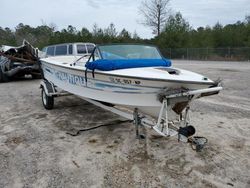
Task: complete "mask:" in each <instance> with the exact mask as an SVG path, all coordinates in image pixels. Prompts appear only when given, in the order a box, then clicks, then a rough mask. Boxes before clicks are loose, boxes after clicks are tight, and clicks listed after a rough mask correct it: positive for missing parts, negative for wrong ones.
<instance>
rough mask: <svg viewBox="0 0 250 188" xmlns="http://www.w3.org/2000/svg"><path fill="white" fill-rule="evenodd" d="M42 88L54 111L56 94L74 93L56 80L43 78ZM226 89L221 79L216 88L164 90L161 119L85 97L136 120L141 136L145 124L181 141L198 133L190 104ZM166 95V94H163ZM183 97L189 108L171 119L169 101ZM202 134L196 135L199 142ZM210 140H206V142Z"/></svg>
mask: <svg viewBox="0 0 250 188" xmlns="http://www.w3.org/2000/svg"><path fill="white" fill-rule="evenodd" d="M40 88H41V89H42V91H41V95H42V102H43V105H44V107H45V108H46V109H48V110H50V109H53V106H54V97H59V96H65V95H71V94H69V93H68V92H65V91H59V90H57V86H55V85H54V84H53V83H51V82H49V81H47V80H43V81H41V84H40ZM221 90H222V86H221V83H220V82H218V83H217V84H216V85H215V86H214V87H211V88H206V89H198V90H192V91H187V90H186V91H185V90H181V91H180V92H177V93H172V94H167V93H165V95H164V96H163V93H161V103H162V105H161V110H160V112H159V115H158V119H155V118H152V117H150V116H148V115H145V114H143V113H141V112H139V110H138V109H137V108H135V109H134V110H133V111H132V110H130V109H127V108H124V107H122V108H121V107H119V106H113V105H111V104H107V103H104V102H100V101H96V100H92V99H88V98H83V99H84V100H86V101H88V102H89V103H92V104H94V105H96V106H98V107H100V108H103V109H105V110H108V111H110V112H112V113H115V114H117V115H119V116H121V117H124V118H126V119H128V120H131V121H133V123H134V125H135V129H136V137H137V138H141V137H142V135H140V128H141V127H142V126H144V127H147V128H150V129H153V130H154V131H156V132H157V133H158V134H159V135H161V136H164V137H170V136H176V135H177V136H178V141H182V142H189V141H190V138H191V136H192V135H194V133H195V129H194V127H193V126H192V125H191V124H190V122H191V119H190V106H189V104H190V103H191V102H192V101H193V100H194V99H196V98H200V97H203V96H209V95H214V94H218V92H219V91H221ZM162 96H163V97H162ZM179 97H186V98H187V99H188V101H187V105H186V107H185V109H184V110H183V112H184V115H183V113H181V114H180V115H179V118H178V119H177V120H175V121H173V120H169V118H168V105H169V100H171V99H174V98H179ZM199 138H200V139H201V140H202V139H203V140H204V139H205V138H203V137H199ZM197 140H198V137H197V138H196V142H199V141H197ZM191 141H195V139H193V140H192V139H191ZM202 142H206V141H202ZM198 149H199V150H200V149H202V146H201V145H200V146H199V147H196V150H197V151H198Z"/></svg>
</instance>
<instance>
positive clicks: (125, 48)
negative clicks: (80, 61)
mask: <svg viewBox="0 0 250 188" xmlns="http://www.w3.org/2000/svg"><path fill="white" fill-rule="evenodd" d="M99 50H100V53H101V55H102V58H103V59H162V57H161V55H160V53H159V51H158V50H157V48H156V47H154V46H146V45H105V46H99Z"/></svg>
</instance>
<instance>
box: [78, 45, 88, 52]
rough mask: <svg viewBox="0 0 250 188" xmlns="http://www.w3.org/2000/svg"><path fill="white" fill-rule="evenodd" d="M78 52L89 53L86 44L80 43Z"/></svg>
mask: <svg viewBox="0 0 250 188" xmlns="http://www.w3.org/2000/svg"><path fill="white" fill-rule="evenodd" d="M77 53H78V54H86V53H87V50H86V46H85V45H81V44H78V45H77Z"/></svg>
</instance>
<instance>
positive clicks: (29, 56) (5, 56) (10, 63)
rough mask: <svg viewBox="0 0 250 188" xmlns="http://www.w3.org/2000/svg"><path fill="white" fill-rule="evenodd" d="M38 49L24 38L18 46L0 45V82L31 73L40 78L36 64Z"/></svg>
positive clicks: (33, 76)
mask: <svg viewBox="0 0 250 188" xmlns="http://www.w3.org/2000/svg"><path fill="white" fill-rule="evenodd" d="M38 53H39V50H38V49H37V48H34V47H33V46H32V45H31V44H30V43H29V42H27V41H26V40H24V41H23V44H22V45H21V46H19V47H12V46H6V45H3V46H1V47H0V82H7V81H10V80H13V79H16V78H22V77H25V75H31V76H32V78H40V77H41V74H40V68H39V64H38V60H39V55H38Z"/></svg>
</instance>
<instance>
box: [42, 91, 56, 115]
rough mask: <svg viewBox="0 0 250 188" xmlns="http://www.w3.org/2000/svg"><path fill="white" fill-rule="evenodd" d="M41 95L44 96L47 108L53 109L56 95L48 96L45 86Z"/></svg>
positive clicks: (44, 104) (44, 103)
mask: <svg viewBox="0 0 250 188" xmlns="http://www.w3.org/2000/svg"><path fill="white" fill-rule="evenodd" d="M41 96H42V102H43V106H44V108H45V109H47V110H51V109H53V107H54V97H53V96H48V95H47V94H46V92H45V90H44V88H43V87H42V92H41Z"/></svg>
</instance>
